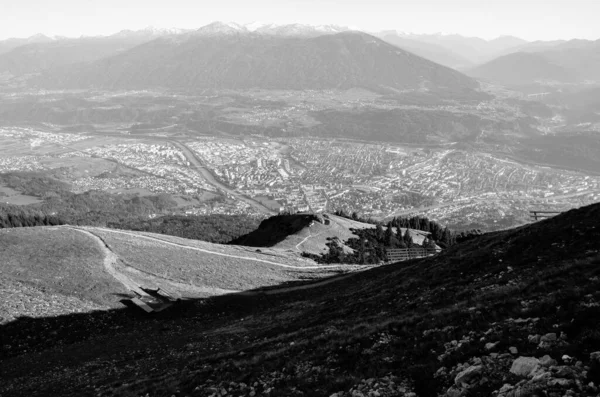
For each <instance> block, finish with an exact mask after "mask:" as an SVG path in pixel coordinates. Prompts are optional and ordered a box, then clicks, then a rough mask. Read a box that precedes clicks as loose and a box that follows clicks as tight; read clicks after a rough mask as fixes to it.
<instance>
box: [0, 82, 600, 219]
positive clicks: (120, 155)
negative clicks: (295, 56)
mask: <svg viewBox="0 0 600 397" xmlns="http://www.w3.org/2000/svg"><path fill="white" fill-rule="evenodd" d="M259 94H260V95H259V96H253V95H251V94H249V93H248V92H240V93H237V94H234V93H232V92H225V93H220V94H219V93H216V92H215V93H213V95H212V96H211V97H210V98H212V99H210V98H209V97H193V98H195V99H192V98H191V97H190V98H188V97H182V96H177V95H175V96H174V97H173V98H177V99H172V98H171V97H168V96H167V95H166V93H163V94H160V95H159V94H158V93H154V94H151V95H150V96H149V94H143V93H133V92H130V93H122V94H121V95H119V96H113V95H111V94H109V93H104V94H102V95H101V96H100V97H103V98H105V99H106V100H111V101H112V100H117V101H119V102H121V103H122V104H121V105H116V106H117V108H120V109H128V108H129V107H127V108H126V107H125V103H129V102H131V103H134V104H137V105H136V106H140V107H139V111H142V112H143V113H142V114H145V115H146V116H145V117H150V118H152V117H156V116H154V113H155V112H156V111H157V110H155V108H154V107H155V105H153V104H154V103H156V101H157V100H158V99H157V97H156V95H159V98H164V99H161V100H164V101H167V103H171V105H169V106H167V107H166V108H165V109H171V110H169V112H171V113H172V114H174V115H177V114H179V116H174V118H173V120H172V121H173V122H172V123H171V124H170V125H165V126H164V127H163V126H162V125H156V124H147V123H146V124H144V123H140V122H134V121H133V120H134V119H133V118H129V116H127V119H128V120H130V121H129V122H128V123H125V119H123V120H122V121H123V122H122V123H120V124H114V123H102V122H97V123H94V124H79V123H83V122H85V121H86V120H80V117H81V116H80V115H81V111H78V113H77V114H78V115H77V116H75V114H74V116H75V117H76V118H75V119H74V120H72V121H75V122H77V124H64V122H65V121H66V119H65V120H63V121H61V124H56V123H52V124H51V123H48V122H45V123H36V124H33V125H29V126H25V125H23V124H22V123H18V124H13V125H11V124H5V125H4V126H3V127H0V139H1V140H2V142H3V143H4V145H3V147H5V148H6V149H5V150H6V151H7V152H6V155H5V156H3V157H2V158H0V172H5V173H6V172H41V173H42V174H44V175H48V176H51V177H53V178H57V179H59V180H61V181H64V182H67V183H69V184H70V189H71V191H72V192H74V193H84V192H87V191H92V190H99V191H105V192H111V193H116V194H133V195H139V196H140V197H144V196H147V195H157V194H166V195H169V196H170V197H172V198H173V199H174V200H175V201H176V202H177V203H178V205H177V208H175V209H173V210H172V211H171V212H172V213H173V214H188V215H193V214H209V213H221V214H250V215H255V216H265V215H272V214H275V213H278V212H280V211H284V210H286V211H316V212H320V211H335V210H339V209H344V210H347V211H350V212H352V211H359V212H360V213H361V214H363V215H364V216H366V217H372V218H375V219H386V218H389V217H391V216H393V215H395V214H411V213H422V214H424V215H425V216H428V217H431V218H433V219H435V220H438V221H440V222H442V223H446V224H448V225H449V226H451V227H452V228H455V229H469V228H481V229H484V230H495V229H498V228H506V227H511V226H514V225H518V224H522V223H526V222H527V221H528V211H529V210H530V209H532V208H535V209H552V210H565V209H569V208H573V207H578V206H581V205H585V204H588V203H592V202H595V201H597V200H598V199H599V198H600V176H599V174H598V172H594V171H592V170H593V169H594V167H595V165H594V164H592V163H590V162H589V161H588V163H583V162H582V168H575V167H564V166H563V164H565V163H570V164H572V163H573V162H574V161H577V160H575V159H579V161H580V162H581V161H582V160H585V158H582V157H578V156H577V155H576V154H575V153H573V154H572V155H570V154H567V155H568V156H570V157H569V158H564V160H561V158H560V157H556V156H555V157H551V158H550V159H551V160H550V162H549V163H548V162H547V161H548V158H547V157H546V158H544V163H540V164H537V165H536V163H535V162H533V161H532V160H531V159H530V158H531V156H536V154H535V153H536V152H539V151H538V150H537V149H535V146H534V143H533V142H542V141H544V140H550V139H555V138H553V137H552V136H548V137H547V138H545V137H544V136H543V135H541V133H540V132H539V131H538V132H537V133H535V132H532V131H529V130H522V131H521V132H518V131H515V130H512V131H504V130H503V129H502V128H503V127H502V125H501V124H497V125H495V126H494V125H493V124H492V125H490V127H489V128H490V129H489V130H484V131H482V132H480V133H477V134H476V137H475V138H474V140H473V138H472V137H471V133H470V132H468V131H469V128H473V127H469V126H468V125H467V126H465V127H464V128H463V130H464V131H465V132H461V136H462V138H461V137H460V136H456V135H453V134H450V135H448V134H447V130H446V129H443V128H442V129H440V130H436V129H433V130H429V131H423V132H422V135H420V138H419V141H417V142H413V141H412V139H410V138H403V137H402V136H400V137H395V138H394V140H392V141H389V142H383V141H378V140H368V139H367V137H366V136H361V137H362V138H361V139H349V137H347V136H344V135H339V136H338V135H334V136H331V135H330V134H329V133H328V135H327V136H321V135H320V134H319V131H320V130H313V129H314V128H324V127H326V125H327V124H323V123H322V122H316V119H315V123H316V124H315V125H316V127H315V126H313V127H307V126H306V125H304V126H303V127H299V126H298V125H296V124H295V123H296V122H297V120H295V119H289V117H288V115H287V114H284V115H280V114H276V113H272V115H270V116H268V117H266V118H263V119H260V120H258V119H253V120H252V121H247V122H246V121H244V122H242V121H239V120H238V121H236V122H235V123H234V122H232V121H231V120H230V119H229V116H228V115H229V109H231V104H230V103H231V101H232V100H233V101H236V102H238V103H246V104H245V105H237V106H238V108H237V110H236V112H237V113H236V114H238V115H248V117H250V115H252V114H255V112H256V109H257V108H264V107H265V106H268V107H270V108H272V109H277V108H279V107H281V106H283V107H285V106H288V105H287V103H288V102H286V101H288V100H289V98H297V97H296V96H292V97H290V95H291V94H292V93H291V92H287V91H282V92H277V91H274V92H271V93H270V94H269V95H267V94H266V93H265V92H259ZM315 94H317V93H315ZM322 94H324V93H321V94H320V95H316V96H314V95H312V96H307V97H305V98H304V99H303V100H302V102H303V103H313V104H316V103H319V102H322V98H323V96H322ZM334 94H335V93H334V92H331V93H329V94H328V95H332V96H330V99H333V98H337V99H336V101H337V102H336V101H333V102H332V101H330V102H329V103H328V104H327V105H326V106H337V107H338V108H339V109H343V108H345V107H349V106H356V105H355V104H356V103H357V101H359V102H360V99H359V98H366V99H367V100H368V101H369V102H367V103H366V104H365V106H366V108H368V109H374V108H373V106H374V103H378V102H379V101H382V100H383V101H384V102H385V101H387V102H389V103H388V105H390V106H391V104H393V103H395V104H396V105H395V106H396V107H395V108H393V109H396V110H397V109H401V108H402V106H405V105H401V104H400V102H401V101H399V100H398V99H396V100H394V101H391V100H385V99H381V98H380V97H378V95H376V94H367V93H365V92H363V91H356V92H353V93H351V92H346V93H344V92H343V91H340V92H338V93H337V94H335V95H334ZM65 95H70V96H73V95H75V94H67V93H64V94H59V93H52V94H47V95H46V94H42V97H45V98H47V99H48V101H49V103H52V104H55V105H58V106H62V105H61V103H63V101H64V100H65V99H64V98H65ZM80 95H83V97H82V99H83V98H87V97H89V95H90V94H85V93H84V94H77V95H76V97H78V96H80ZM17 98H19V97H17ZM93 98H99V96H98V95H96V96H95V97H93ZM111 98H113V99H111ZM115 98H116V99H115ZM368 98H370V99H368ZM377 98H380V99H377ZM5 100H6V98H5ZM71 100H72V99H71ZM29 101H30V99H25V97H21V99H17V103H21V105H20V106H30V105H28V104H29V103H31V102H29ZM85 101H86V102H83V104H84V107H83V108H82V109H87V110H86V111H91V112H96V111H98V108H96V107H94V106H92V108H89V109H88V108H87V106H88V105H87V104H91V103H93V102H89V101H88V100H87V99H85ZM147 101H150V102H149V103H148V104H146V102H147ZM195 101H200V102H202V103H209V102H210V103H211V105H210V107H212V110H211V111H210V112H212V113H210V114H211V115H210V116H206V118H202V119H201V120H199V121H197V122H196V123H201V124H198V125H197V126H196V125H194V126H192V125H191V124H190V122H189V121H186V120H185V117H187V116H185V115H186V114H187V113H186V112H187V111H186V110H185V109H186V108H188V107H189V106H192V103H194V102H195ZM257 101H258V102H257ZM261 101H268V105H265V104H261V103H262V102H261ZM373 101H375V102H373ZM86 103H87V104H86ZM253 103H259V105H253ZM336 103H337V105H336ZM508 103H509V102H502V101H500V100H498V99H494V100H492V101H489V102H486V101H483V102H479V104H478V105H474V104H473V105H469V104H465V105H464V109H463V110H462V111H461V112H465V113H466V114H470V115H471V116H472V117H477V118H480V119H481V120H489V119H490V118H492V119H493V118H496V119H498V121H496V122H500V120H504V121H502V122H503V123H504V122H509V120H519V118H524V117H530V116H525V115H524V113H523V111H524V110H520V109H527V108H525V107H523V106H524V105H523V104H522V103H521V104H519V103H516V104H515V103H513V104H512V105H508ZM511 103H512V102H511ZM524 103H525V104H527V102H524ZM219 104H227V105H219ZM53 106H54V105H53ZM204 106H208V105H204ZM428 106H430V105H426V106H425V108H427V107H428ZM453 106H454V107H455V110H452V112H457V111H458V107H460V106H463V105H453ZM457 106H458V107H457ZM435 107H439V106H435ZM435 107H434V108H435ZM442 107H443V108H444V109H446V110H444V111H448V109H450V108H451V107H452V106H448V105H447V106H442ZM410 108H414V109H421V108H422V107H421V106H418V105H411V106H410ZM393 109H392V110H388V111H390V112H395V111H396V110H393ZM65 110H66V109H65ZM440 110H441V108H440ZM47 111H49V112H50V113H49V114H47V115H46V116H44V119H45V120H50V119H52V118H53V116H52V115H53V114H54V115H57V116H58V115H59V114H61V113H62V112H61V113H57V112H56V110H51V108H49V107H48V108H47ZM331 111H333V110H327V111H326V112H331ZM336 111H337V110H336ZM353 111H354V112H362V110H353ZM388 111H385V112H388ZM205 112H208V110H206V111H205ZM430 112H431V113H432V114H435V111H434V110H433V109H431V110H430ZM207 114H208V113H207ZM305 114H306V115H308V114H309V113H305ZM386 114H387V113H383V114H382V115H381V116H382V117H383V119H378V120H380V121H381V120H385V117H387V116H386ZM502 115H504V116H502ZM102 117H106V116H102ZM221 120H228V121H221ZM248 120H250V119H248ZM57 121H58V120H57ZM510 122H511V123H512V122H514V121H510ZM237 123H242V124H237ZM391 125H392V124H390V126H391ZM225 126H227V128H228V131H229V132H225V131H223V129H227V128H225ZM275 126H277V127H275ZM299 128H300V129H299ZM302 128H304V130H303V129H302ZM305 128H308V129H305ZM337 128H339V125H338V127H337ZM472 131H473V132H472V133H473V134H475V129H472ZM330 132H331V131H330ZM560 136H561V135H558V137H560ZM562 136H564V134H562ZM565 140H566V138H565ZM588 142H590V143H592V142H593V141H590V140H588ZM536 144H537V143H536ZM585 147H586V150H588V151H590V150H591V155H592V156H593V155H594V154H593V153H596V151H597V150H600V148H597V147H594V146H590V145H587V146H585ZM0 150H2V149H0ZM8 153H10V155H8ZM528 157H529V158H528ZM553 160H554V161H557V162H556V163H555V164H552V161H553ZM558 160H561V161H558ZM588 164H589V165H588ZM8 188H10V189H13V190H12V191H14V187H10V186H6V189H8ZM14 192H15V193H22V192H18V191H14ZM17 197H18V196H17ZM32 199H33V200H39V198H36V197H32ZM6 201H7V202H10V201H9V200H8V199H7V200H6ZM23 203H27V201H24V202H23ZM467 213H468V216H465V215H466V214H467Z"/></svg>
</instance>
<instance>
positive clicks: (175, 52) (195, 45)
mask: <svg viewBox="0 0 600 397" xmlns="http://www.w3.org/2000/svg"><path fill="white" fill-rule="evenodd" d="M241 32H242V33H241V34H240V30H239V29H238V28H237V27H235V26H230V25H226V24H211V25H208V26H206V27H204V28H202V29H201V30H200V31H195V32H190V33H186V34H183V35H174V36H168V37H162V38H158V39H156V40H153V41H150V42H147V43H145V44H143V45H139V46H137V47H134V48H131V49H130V50H127V51H124V52H122V53H121V54H118V55H115V56H112V57H109V58H105V59H101V60H98V61H96V62H93V63H90V64H80V65H77V66H74V67H71V68H61V69H57V70H53V71H52V72H51V73H46V74H44V75H43V76H41V78H39V79H37V80H36V83H37V85H38V86H40V87H47V88H88V87H95V88H105V89H146V88H168V89H178V90H193V89H206V88H229V89H248V88H265V89H297V90H302V89H348V88H354V87H360V88H365V89H369V90H372V91H377V92H388V93H393V92H400V91H406V90H413V91H417V90H420V91H436V90H444V91H460V92H465V91H469V90H474V89H476V88H477V87H478V83H477V82H476V81H474V80H473V79H471V78H469V77H467V76H465V75H463V74H461V73H459V72H457V71H455V70H452V69H450V68H447V67H444V66H441V65H438V64H436V63H434V62H431V61H428V60H426V59H423V58H421V57H418V56H416V55H414V54H412V53H410V52H407V51H404V50H402V49H399V48H397V47H395V46H393V45H391V44H388V43H386V42H384V41H383V40H380V39H378V38H376V37H374V36H371V35H368V34H366V33H362V32H354V31H348V32H342V33H336V34H326V35H319V36H316V37H310V36H309V37H297V36H291V37H286V36H275V35H265V34H259V33H253V32H247V31H244V30H242V31H241Z"/></svg>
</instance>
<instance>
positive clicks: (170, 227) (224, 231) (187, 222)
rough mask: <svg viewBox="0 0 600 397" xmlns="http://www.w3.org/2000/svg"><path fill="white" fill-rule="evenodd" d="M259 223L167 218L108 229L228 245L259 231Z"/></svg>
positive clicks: (232, 217)
mask: <svg viewBox="0 0 600 397" xmlns="http://www.w3.org/2000/svg"><path fill="white" fill-rule="evenodd" d="M259 223H260V219H258V218H256V217H251V216H248V215H221V214H212V215H196V216H182V215H167V216H162V217H159V218H154V219H127V220H125V221H122V222H110V223H108V225H107V226H108V227H110V228H114V229H126V230H135V231H142V232H151V233H160V234H167V235H170V236H177V237H183V238H189V239H194V240H202V241H208V242H210V243H218V244H226V243H229V242H231V241H232V240H234V239H236V238H238V237H240V236H242V235H245V234H248V233H250V232H252V231H254V230H256V228H257V227H258V225H259Z"/></svg>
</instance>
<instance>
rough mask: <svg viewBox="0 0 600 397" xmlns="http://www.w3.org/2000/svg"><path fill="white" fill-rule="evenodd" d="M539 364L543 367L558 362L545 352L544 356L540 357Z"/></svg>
mask: <svg viewBox="0 0 600 397" xmlns="http://www.w3.org/2000/svg"><path fill="white" fill-rule="evenodd" d="M540 364H542V365H543V366H544V367H551V366H553V365H556V364H558V362H557V361H556V360H554V359H553V358H552V357H550V356H549V355H547V354H546V355H545V356H544V357H542V358H540Z"/></svg>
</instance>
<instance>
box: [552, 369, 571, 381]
mask: <svg viewBox="0 0 600 397" xmlns="http://www.w3.org/2000/svg"><path fill="white" fill-rule="evenodd" d="M554 376H555V377H557V378H569V379H570V378H574V377H575V371H573V370H572V369H571V368H569V367H566V366H562V367H558V368H557V370H556V372H554Z"/></svg>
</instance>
